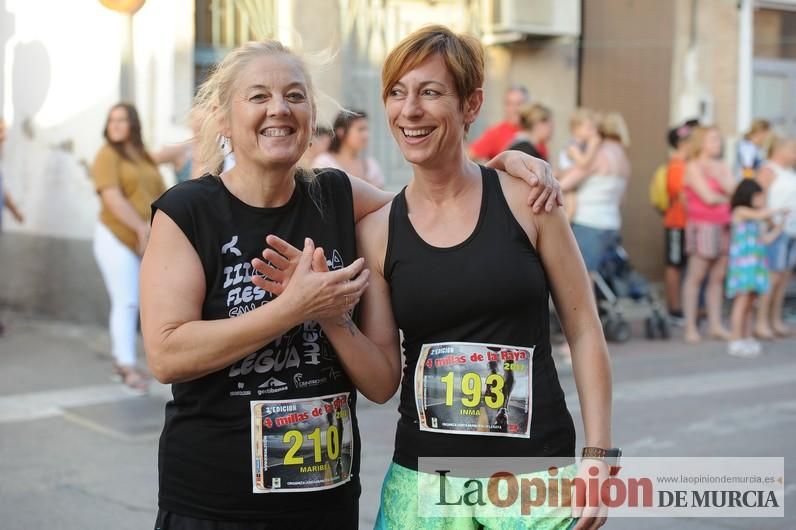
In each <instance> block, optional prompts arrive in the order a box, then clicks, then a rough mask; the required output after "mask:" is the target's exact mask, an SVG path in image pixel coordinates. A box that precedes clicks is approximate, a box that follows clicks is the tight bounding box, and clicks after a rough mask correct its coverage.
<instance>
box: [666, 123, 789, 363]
mask: <svg viewBox="0 0 796 530" xmlns="http://www.w3.org/2000/svg"><path fill="white" fill-rule="evenodd" d="M668 143H669V146H670V148H671V154H670V158H669V162H668V164H667V166H666V167H665V169H663V171H662V172H661V173H660V174H659V175H658V177H656V178H654V179H653V183H652V185H651V186H652V189H651V197H652V199H653V204H654V205H656V207H657V208H658V209H660V210H661V212H662V213H663V216H664V218H663V224H664V229H665V247H666V251H665V256H666V272H665V277H664V283H665V293H666V300H667V305H668V308H669V313H670V316H671V318H672V321H673V322H675V323H682V324H683V325H684V328H685V329H684V339H685V341H686V342H689V343H697V342H699V341H700V340H701V333H700V330H699V325H698V324H699V321H700V316H701V313H700V312H701V309H700V308H701V306H702V303H701V302H704V309H705V310H706V311H705V314H706V317H707V322H708V334H709V336H710V337H711V338H715V339H719V340H726V341H728V347H727V351H728V353H730V354H731V355H735V356H742V357H754V356H757V355H760V353H762V347H761V343H760V342H759V341H760V340H764V341H769V340H773V339H775V338H777V337H788V336H790V333H791V330H790V329H789V328H788V326H787V325H786V323H785V321H784V319H783V304H784V300H785V295H786V291H787V287H788V284H789V282H790V277H791V272H792V270H793V268H794V265H796V240H794V238H796V216H795V215H794V212H796V170H795V167H794V166H796V140H794V139H789V138H782V137H778V136H775V135H774V134H773V132H772V130H771V126H770V124H769V123H768V122H766V121H765V120H755V121H754V122H753V123H752V125H751V127H750V129H749V131H748V132H747V133H746V134H745V135H744V138H743V140H742V141H741V142H739V143H738V146H737V157H736V167H735V168H734V170H733V168H731V167H730V166H729V165H728V164H727V163H726V162H725V161H724V160H723V158H722V153H723V145H722V137H721V134H720V132H719V130H718V128H716V127H715V126H710V125H705V124H700V123H699V122H698V121H696V120H689V121H687V122H685V123H683V124H681V125H678V126H676V127H674V128H673V129H671V130H670V131H669V133H668ZM656 189H660V191H659V192H656V191H655V190H656ZM725 298H726V299H730V300H731V301H732V303H731V311H730V328H729V329H728V328H727V327H726V326H725V324H724V318H723V307H724V299H725Z"/></svg>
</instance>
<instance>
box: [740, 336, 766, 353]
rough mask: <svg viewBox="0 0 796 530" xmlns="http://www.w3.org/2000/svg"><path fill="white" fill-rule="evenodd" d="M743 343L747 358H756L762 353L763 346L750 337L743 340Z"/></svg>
mask: <svg viewBox="0 0 796 530" xmlns="http://www.w3.org/2000/svg"><path fill="white" fill-rule="evenodd" d="M744 342H746V348H747V350H748V351H749V357H757V356H758V355H761V354H762V353H763V346H762V345H761V344H760V342H758V341H756V340H755V339H753V338H751V337H750V338H747V339H744Z"/></svg>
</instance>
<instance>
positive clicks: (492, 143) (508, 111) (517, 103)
mask: <svg viewBox="0 0 796 530" xmlns="http://www.w3.org/2000/svg"><path fill="white" fill-rule="evenodd" d="M530 99H531V98H530V96H529V95H528V89H527V88H525V87H524V86H522V85H512V86H511V87H509V89H508V90H507V91H506V95H505V97H504V100H503V121H502V122H500V123H498V124H497V125H493V126H492V127H489V128H488V129H487V130H485V131H484V132H483V133H482V134H481V136H480V137H478V138H477V139H476V140H475V141H474V142H473V143H472V144H471V145H470V158H472V159H474V160H490V159H492V158H494V157H495V156H497V155H498V154H500V153H501V152H503V151H505V150H506V148H507V147H508V146H509V145H511V143H512V141H514V136H515V135H516V134H517V133H518V132H519V131H520V109H521V108H522V106H523V105H525V104H526V103H528V102H529V101H530ZM536 149H537V150H538V151H539V153H540V154H541V155H542V156H543V157H544V158H545V159H547V146H546V145H544V146H539V145H537V146H536Z"/></svg>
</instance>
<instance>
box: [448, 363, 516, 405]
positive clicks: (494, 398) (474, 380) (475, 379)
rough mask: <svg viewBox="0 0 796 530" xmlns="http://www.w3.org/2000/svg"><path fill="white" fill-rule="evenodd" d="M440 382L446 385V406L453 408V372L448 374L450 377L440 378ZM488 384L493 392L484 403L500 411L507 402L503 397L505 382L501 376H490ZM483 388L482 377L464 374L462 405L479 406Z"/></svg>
mask: <svg viewBox="0 0 796 530" xmlns="http://www.w3.org/2000/svg"><path fill="white" fill-rule="evenodd" d="M440 381H442V382H443V383H445V404H446V405H447V406H449V407H452V406H453V390H454V386H455V383H454V380H453V372H448V375H446V376H444V377H440ZM486 384H487V386H489V387H490V390H491V392H490V394H488V395H487V396H486V397H485V398H484V402H485V403H486V405H487V407H489V408H493V409H499V408H500V407H502V406H503V403H504V402H505V401H506V397H505V396H504V395H503V385H504V384H505V380H504V379H503V377H502V376H500V375H499V374H489V375H488V376H487V378H486ZM482 386H483V382H482V380H481V376H480V375H478V374H477V373H475V372H467V373H466V374H464V375H463V376H462V380H461V389H462V394H464V397H462V405H464V406H465V407H475V406H477V405H478V404H479V403H480V402H481V387H482Z"/></svg>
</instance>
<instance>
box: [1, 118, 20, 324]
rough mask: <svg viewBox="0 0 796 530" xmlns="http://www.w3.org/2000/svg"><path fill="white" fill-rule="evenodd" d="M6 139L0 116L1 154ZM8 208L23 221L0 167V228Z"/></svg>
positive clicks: (18, 220)
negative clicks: (5, 190) (5, 185)
mask: <svg viewBox="0 0 796 530" xmlns="http://www.w3.org/2000/svg"><path fill="white" fill-rule="evenodd" d="M5 141H6V124H5V121H3V119H2V118H0V154H2V150H3V144H4V143H5ZM4 206H5V207H6V208H8V211H9V212H11V215H12V216H13V217H14V219H15V220H16V222H18V223H23V222H24V221H25V218H24V216H23V215H22V212H20V211H19V208H17V205H16V203H15V202H14V201H13V199H11V195H9V194H8V193H6V192H4V191H3V171H2V168H0V229H2V227H3V207H4ZM4 332H5V327H4V326H3V323H2V322H0V336H2V335H3V333H4Z"/></svg>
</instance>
